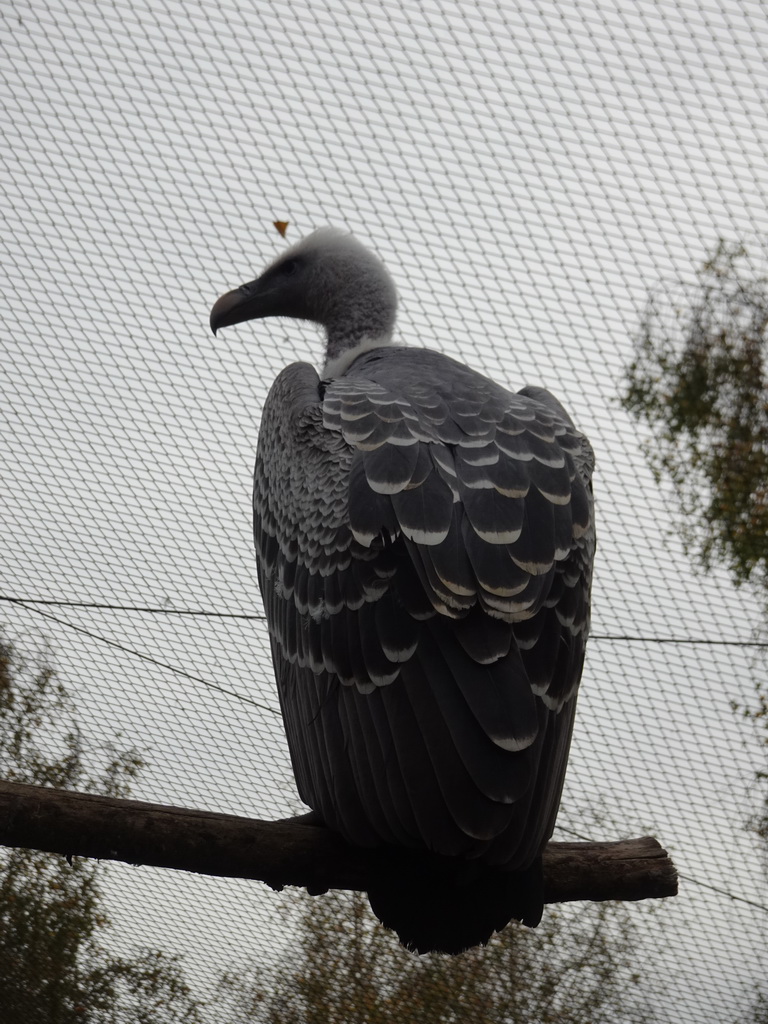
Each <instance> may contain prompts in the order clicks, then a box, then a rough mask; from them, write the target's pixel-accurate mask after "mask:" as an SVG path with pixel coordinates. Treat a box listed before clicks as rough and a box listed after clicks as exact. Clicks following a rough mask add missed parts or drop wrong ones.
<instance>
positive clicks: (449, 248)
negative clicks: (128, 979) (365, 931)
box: [0, 0, 768, 1022]
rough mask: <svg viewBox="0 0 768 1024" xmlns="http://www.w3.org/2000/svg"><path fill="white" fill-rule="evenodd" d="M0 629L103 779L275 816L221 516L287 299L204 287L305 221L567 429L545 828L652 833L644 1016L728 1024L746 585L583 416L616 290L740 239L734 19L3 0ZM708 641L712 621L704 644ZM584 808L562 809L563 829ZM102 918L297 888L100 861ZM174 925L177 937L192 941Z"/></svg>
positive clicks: (259, 951) (741, 807)
mask: <svg viewBox="0 0 768 1024" xmlns="http://www.w3.org/2000/svg"><path fill="white" fill-rule="evenodd" d="M2 12H3V34H2V43H1V44H0V45H1V46H2V73H3V87H2V88H3V99H4V108H5V113H4V121H5V129H6V130H5V140H4V143H3V149H2V162H1V164H0V166H1V167H2V180H3V199H2V208H3V220H4V230H3V232H2V250H3V264H4V267H5V268H6V285H5V287H4V289H3V295H2V300H3V303H4V306H5V313H4V324H5V330H4V336H3V358H2V368H1V372H2V377H3V382H4V383H3V387H4V397H3V426H2V437H1V439H0V440H1V442H2V451H3V511H2V525H3V540H2V543H3V556H4V557H3V560H2V562H3V564H2V597H3V599H4V600H3V605H2V623H3V628H4V630H5V632H6V634H7V635H8V636H9V637H11V638H12V639H14V640H15V641H16V642H17V643H19V644H20V645H21V646H22V648H27V649H31V650H35V649H38V648H39V647H40V645H41V644H43V643H45V644H47V645H48V649H49V650H50V652H51V654H50V656H51V658H52V660H53V662H54V664H55V666H56V668H57V670H58V672H59V674H60V676H61V678H62V679H63V681H64V682H65V683H66V685H67V686H68V687H69V688H70V689H71V690H72V691H73V693H74V694H75V695H76V698H77V704H78V709H79V714H80V716H81V721H82V727H83V730H84V735H85V737H86V739H87V741H88V742H87V743H86V748H87V749H88V750H90V751H92V756H93V758H94V759H95V760H97V759H98V757H99V756H100V755H99V751H100V750H102V749H103V746H104V744H105V743H106V742H107V741H108V740H110V739H112V738H113V737H114V736H115V734H116V733H117V732H118V731H119V732H120V734H121V742H124V743H125V744H132V745H134V746H136V747H137V748H138V749H139V750H140V751H141V753H142V756H143V758H144V761H145V763H146V767H145V769H144V770H143V771H142V773H141V776H140V778H139V779H138V781H137V783H136V784H135V787H134V790H133V795H134V796H135V797H137V798H139V799H148V800H152V801H155V802H158V803H167V804H177V805H185V806H191V807H201V808H207V809H211V810H221V811H227V812H233V813H238V814H245V815H251V816H255V817H267V818H276V817H281V816H284V815H286V814H290V813H294V812H296V811H297V810H298V809H299V804H298V798H297V796H296V794H295V789H294V786H293V781H292V775H291V770H290V764H289V759H288V754H287V748H286V745H285V741H284V737H283V733H282V725H281V721H280V716H279V713H278V706H277V697H276V693H275V689H274V684H273V680H272V674H271V667H270V659H269V653H268V645H267V643H266V627H265V624H264V622H263V619H262V618H261V606H260V602H259V597H258V590H257V585H256V579H255V571H254V564H253V557H252V541H251V536H250V474H251V467H252V461H253V454H254V450H255V443H256V437H257V433H258V424H259V417H260V410H261V407H262V404H263V401H264V398H265V395H266V392H267V389H268V387H269V384H270V383H271V381H272V380H273V378H274V377H275V375H276V373H277V372H278V370H279V369H280V368H281V367H282V366H284V365H285V364H287V363H288V362H290V361H292V360H294V359H296V358H302V359H306V360H308V361H310V362H314V363H317V362H318V361H319V359H320V349H321V343H320V339H319V336H318V335H317V333H316V331H315V330H314V329H313V328H311V327H309V326H308V325H306V324H300V323H298V322H291V323H289V322H286V321H270V322H268V323H262V324H256V325H253V324H251V325H244V326H242V327H240V328H237V329H234V330H230V331H228V332H227V333H226V336H225V337H224V338H223V339H222V338H221V337H218V338H216V339H213V338H212V337H211V336H210V334H209V332H208V329H207V317H208V310H209V308H210V306H211V303H212V301H213V300H214V299H215V298H216V297H217V296H218V295H219V294H221V293H222V292H223V291H225V290H226V289H228V288H231V287H234V286H235V285H237V284H239V283H240V282H241V281H245V280H249V279H250V278H252V277H253V276H255V273H256V272H258V271H259V270H261V269H262V268H263V266H264V265H266V263H267V262H268V261H269V260H270V259H272V258H273V257H274V255H276V254H277V253H278V252H279V251H280V249H281V248H282V247H283V246H284V244H285V243H284V242H283V241H282V239H281V238H280V237H279V236H278V235H277V233H276V232H275V230H274V228H273V226H272V222H273V220H275V219H280V220H286V221H288V222H289V232H288V239H289V241H290V240H296V239H298V238H300V237H302V235H304V234H306V233H308V232H309V231H311V230H312V229H313V228H315V227H317V226H320V225H323V224H335V225H338V226H342V227H346V228H348V229H350V230H351V231H353V232H354V233H355V234H356V235H357V236H358V237H359V238H360V239H361V240H362V241H364V242H365V243H366V244H369V245H370V246H371V248H373V249H374V250H375V251H376V252H378V253H379V255H380V256H381V257H382V258H383V259H384V261H385V263H386V264H387V266H388V267H389V269H390V271H391V272H392V275H393V277H394V278H395V280H396V282H397V285H398V289H399V294H400V313H399V321H398V336H399V338H401V339H402V340H404V341H407V342H409V343H413V344H418V345H423V346H426V347H430V348H436V349H439V350H441V351H443V352H445V353H447V354H449V355H452V356H454V357H457V358H460V359H462V360H465V361H466V362H468V363H469V364H471V365H472V366H474V367H476V368H478V369H480V370H482V371H483V372H485V373H487V374H489V375H490V376H492V377H493V378H494V379H496V380H499V381H501V382H502V383H504V384H505V385H507V386H509V387H510V388H512V389H517V388H519V387H521V386H523V384H543V385H544V386H546V387H549V388H550V389H551V390H552V391H553V392H555V394H557V395H558V397H559V398H560V399H561V400H562V401H563V403H564V404H565V405H566V407H567V408H568V409H569V411H570V412H571V414H572V415H573V418H574V420H575V421H576V423H577V424H578V425H579V426H580V428H581V429H582V430H584V432H585V433H586V434H587V435H588V436H589V437H590V439H591V440H592V442H593V445H594V447H595V449H596V452H597V459H598V470H597V475H596V483H595V487H596V495H597V501H598V510H599V530H600V548H599V552H598V562H597V567H596V584H595V590H594V595H593V604H594V619H593V634H594V636H593V639H592V641H591V644H590V650H589V653H588V658H587V667H586V670H585V675H584V680H583V685H582V696H581V697H580V709H579V713H578V717H577V727H576V734H575V739H574V745H573V751H572V756H571V762H570V768H569V774H568V780H567V784H566V791H565V795H564V799H563V805H562V810H561V814H560V818H559V820H558V829H557V831H556V833H555V838H556V839H558V838H559V839H568V838H572V837H573V836H574V835H584V834H585V833H588V834H589V837H590V838H595V839H598V838H604V839H614V838H621V837H626V836H632V835H642V834H645V833H651V834H654V835H657V836H658V837H659V839H660V840H661V841H662V843H663V844H664V845H665V846H666V847H667V848H668V849H669V850H670V852H671V854H672V855H673V857H674V859H675V862H676V864H677V866H678V869H679V871H680V873H681V876H682V880H681V894H680V896H679V897H678V898H677V899H675V900H669V901H666V902H665V903H664V904H662V905H659V906H658V907H657V908H656V912H655V913H653V914H648V913H646V912H645V911H644V910H643V908H633V913H634V914H635V916H636V917H637V925H638V934H639V943H640V945H639V950H640V953H639V956H640V962H638V965H637V966H638V970H639V971H640V972H641V973H642V976H643V983H642V984H643V993H644V996H645V997H646V998H647V1000H648V1003H649V1005H650V1006H652V1008H653V1013H654V1016H655V1019H657V1020H664V1021H675V1022H678V1021H685V1022H688V1021H690V1022H694V1021H707V1022H715V1021H717V1022H721V1021H730V1020H737V1019H739V1016H740V1015H741V1014H744V1013H745V1012H746V1010H747V1007H748V1006H749V1004H750V1000H751V998H752V989H753V986H754V984H755V983H756V982H759V981H761V980H762V978H763V976H764V975H765V972H766V956H765V944H766V922H768V912H767V908H766V890H765V875H764V873H763V870H762V866H761V863H760V858H759V849H758V847H757V845H756V841H755V839H754V838H753V837H752V836H751V834H750V833H749V832H748V831H747V829H746V827H745V826H746V822H747V820H748V818H749V816H750V814H751V813H753V812H754V810H755V808H756V800H757V797H756V793H755V788H754V775H755V771H756V770H758V769H759V768H760V767H761V761H760V756H761V754H760V748H759V738H758V737H757V736H756V735H755V734H754V733H753V732H751V731H750V729H749V728H748V726H747V724H746V723H745V722H744V721H743V720H741V719H740V718H739V717H738V716H737V715H736V714H735V713H734V711H733V709H732V703H733V702H736V703H739V704H746V705H750V703H754V683H755V680H756V679H757V678H759V672H760V669H761V663H760V662H759V660H758V658H759V650H758V648H756V647H754V646H749V645H750V643H751V642H752V641H753V640H754V639H755V630H756V629H757V628H758V627H759V625H760V606H759V602H758V601H757V600H756V598H755V596H754V594H753V593H752V592H751V591H750V590H749V589H748V588H742V589H741V590H736V589H734V587H733V586H732V585H731V583H730V582H729V578H728V575H727V573H726V572H725V570H724V569H721V568H718V567H714V568H713V569H711V570H709V571H707V572H706V573H703V572H701V571H700V570H697V568H696V565H695V564H694V563H693V562H692V560H691V558H690V557H689V556H688V555H686V554H685V553H684V551H683V549H682V546H681V544H680V542H679V539H678V537H677V535H676V527H675V510H676V504H675V495H674V494H673V493H672V492H671V490H670V488H669V486H668V484H666V483H665V482H664V481H661V482H659V483H657V482H655V481H654V479H653V477H652V476H651V474H650V472H649V470H648V468H647V465H646V462H645V460H644V457H643V455H642V452H641V448H640V441H641V440H642V438H641V436H640V434H639V428H638V426H637V424H636V423H634V422H633V421H632V420H630V419H629V417H628V416H627V415H626V413H625V412H624V411H623V410H622V408H621V406H620V404H619V395H620V393H621V390H622V387H623V386H624V385H623V380H624V371H625V368H626V366H627V363H628V361H629V359H630V358H631V353H632V338H633V334H634V333H635V332H636V331H637V328H638V324H639V322H640V319H641V315H642V310H643V306H644V303H645V301H646V299H647V297H648V294H649V292H650V291H651V290H652V289H654V288H656V287H657V286H658V285H659V284H660V282H665V281H671V280H674V281H681V282H683V283H685V282H691V281H692V280H693V279H694V276H695V272H696V269H697V268H698V267H699V266H700V265H701V263H702V262H703V261H704V259H706V257H707V255H708V254H710V253H711V252H712V250H713V249H714V247H715V246H716V244H717V242H718V240H719V239H721V238H723V239H726V240H731V241H733V242H742V243H744V244H746V245H749V244H760V245H762V244H763V241H764V238H765V233H766V231H768V212H767V211H766V204H765V195H766V185H767V184H768V142H767V141H766V140H768V108H767V106H766V89H768V71H767V70H766V63H765V56H766V47H767V46H768V20H767V19H766V14H765V9H764V7H763V5H762V4H759V3H757V2H755V3H750V2H747V0H740V2H735V3H725V2H724V0H721V2H714V0H713V2H706V0H692V2H690V3H685V4H682V3H680V4H673V3H666V2H650V0H640V2H639V3H637V2H631V3H630V2H629V0H621V2H619V3H618V4H616V3H608V2H605V0H591V2H580V3H578V4H577V3H576V2H575V0H563V2H559V3H558V2H552V0H543V2H540V3H536V4H534V3H532V2H527V0H525V2H522V3H521V2H516V0H515V2H513V0H510V2H506V3H491V2H487V3H486V2H473V3H462V2H459V3H456V2H455V0H454V2H450V3H448V2H441V0H430V2H428V3H423V4H414V3H409V2H408V0H383V2H379V3H375V4H374V3H357V2H354V3H353V2H350V0H322V2H319V3H313V2H308V0H306V2H305V0H293V2H291V3H281V2H270V3H262V4H258V5H255V4H251V3H238V2H235V0H221V2H219V3H217V4H215V5H214V4H206V3H191V4H190V3H187V4H181V3H174V2H170V0H144V2H135V3H132V4H130V5H127V4H119V3H109V2H106V3H104V2H103V3H99V4H95V3H87V2H85V0H75V2H67V3H66V4H64V3H61V4H57V3H35V2H34V0H32V2H28V3H25V4H12V3H5V4H3V7H2ZM712 641H716V643H712ZM595 818H597V819H598V824H595ZM108 878H109V886H108V888H109V910H110V914H111V916H112V918H113V920H114V922H115V930H114V933H113V941H114V942H115V943H116V944H117V945H118V946H119V947H120V948H125V949H129V948H131V947H132V946H134V945H145V946H152V947H154V948H161V949H166V950H169V951H171V952H174V953H179V954H181V955H182V956H183V957H184V963H185V966H186V970H187V974H188V977H189V978H190V979H191V981H192V983H193V985H194V986H195V987H196V989H198V990H199V991H200V992H204V991H205V990H206V987H207V986H209V985H210V984H211V982H212V979H213V978H214V976H215V975H216V972H217V971H220V970H225V969H232V968H235V967H237V966H238V965H239V964H242V963H245V962H255V963H256V964H263V965H265V966H268V965H269V964H271V963H273V962H274V961H275V960H276V959H278V958H279V957H280V955H281V950H282V949H283V948H284V946H285V943H286V942H289V941H290V936H289V934H288V933H287V932H286V925H285V923H284V918H283V917H282V916H281V910H282V907H283V905H284V904H286V902H287V903H288V904H290V901H291V900H292V899H294V896H293V895H292V894H291V893H287V894H283V895H280V896H278V895H276V894H274V893H271V892H270V891H268V890H267V889H266V888H265V887H262V886H260V885H258V884H252V883H245V882H239V881H233V880H224V879H210V878H200V877H195V876H187V875H182V874H178V873H173V872H163V871H158V870H152V869H145V868H131V867H128V866H119V865H116V866H114V867H113V868H111V869H110V872H109V875H108ZM203 936H204V941H203V940H202V939H201V937H203Z"/></svg>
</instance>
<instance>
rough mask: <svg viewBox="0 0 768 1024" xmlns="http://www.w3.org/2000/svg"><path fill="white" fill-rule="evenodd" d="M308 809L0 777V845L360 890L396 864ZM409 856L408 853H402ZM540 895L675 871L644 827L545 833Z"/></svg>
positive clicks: (664, 879)
mask: <svg viewBox="0 0 768 1024" xmlns="http://www.w3.org/2000/svg"><path fill="white" fill-rule="evenodd" d="M309 817H310V816H304V817H303V818H291V819H287V820H284V821H258V820H252V819H249V818H240V817H236V816H234V815H230V814H215V813H212V812H210V811H194V810H187V809H185V808H181V807H165V806H163V805H161V804H148V803H140V802H139V801H136V800H118V799H114V798H112V797H105V796H93V795H91V794H88V793H72V792H67V791H64V790H56V789H47V788H44V787H42V786H27V785H22V784H21V783H16V782H0V845H4V846H19V847H25V848H29V849H34V850H44V851H46V852H49V853H60V854H64V855H65V856H77V857H95V858H98V859H100V860H118V861H125V862H126V863H128V864H150V865H154V866H157V867H165V868H176V869H179V870H182V871H194V872H197V873H200V874H206V875H223V876H226V877H231V878H251V879H258V880H260V881H263V882H266V883H267V884H268V885H270V886H272V887H273V888H275V889H280V888H282V887H283V886H285V885H297V886H304V887H306V888H307V889H309V891H310V892H314V893H318V892H325V890H326V889H356V890H361V891H365V890H367V889H368V888H369V887H370V885H371V883H372V882H373V881H374V880H379V881H380V880H381V878H382V877H383V876H385V875H387V876H388V875H390V874H392V873H393V872H397V871H402V870H403V855H401V854H399V853H397V852H395V851H392V850H386V851H383V850H360V849H357V848H356V847H352V846H349V845H348V844H347V843H346V842H345V841H344V840H343V839H342V838H341V837H340V836H338V835H336V834H335V833H333V832H331V831H330V830H329V829H327V828H324V827H322V826H317V825H312V824H308V823H307V822H308V819H309ZM411 857H412V855H411ZM544 882H545V898H546V901H547V903H562V902H566V901H569V900H642V899H651V898H658V897H662V896H674V895H675V894H676V893H677V872H676V870H675V867H674V865H673V863H672V861H671V860H670V858H669V856H668V855H667V853H666V851H665V850H663V849H662V847H661V846H660V845H659V843H658V842H657V841H656V840H655V839H652V838H650V837H647V836H646V837H645V838H642V839H627V840H623V841H621V842H617V843H550V844H549V846H547V848H546V850H545V852H544Z"/></svg>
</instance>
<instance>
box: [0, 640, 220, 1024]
mask: <svg viewBox="0 0 768 1024" xmlns="http://www.w3.org/2000/svg"><path fill="white" fill-rule="evenodd" d="M102 753H103V754H104V757H103V759H102V760H103V763H102V766H101V768H100V770H99V771H98V772H97V773H96V774H91V773H90V772H89V771H88V769H87V767H86V765H87V761H88V760H89V758H87V757H86V752H85V750H84V746H83V741H82V736H81V733H80V730H79V729H78V727H77V723H76V719H75V714H74V707H73V704H72V701H71V699H70V697H69V695H68V693H67V691H66V689H65V688H64V687H63V686H62V684H61V683H60V682H59V681H58V679H57V678H56V674H55V672H54V671H53V669H52V668H51V667H50V665H49V664H47V663H46V661H45V660H43V661H41V662H40V663H38V664H32V665H30V664H29V663H28V662H26V661H25V660H24V659H22V658H21V657H20V656H19V654H18V653H17V652H16V651H15V649H14V648H13V646H12V645H11V644H9V643H7V642H4V641H0V777H2V778H5V779H8V780H10V781H13V782H26V783H31V784H35V785H43V786H55V787H57V788H59V789H78V790H85V791H88V792H92V793H101V794H103V795H105V796H113V797H126V796H128V794H129V787H130V781H131V779H132V778H134V777H135V775H136V774H137V772H138V771H139V769H140V767H141V760H140V758H139V757H138V755H137V753H136V752H135V751H132V750H118V749H117V748H116V747H114V746H112V745H107V746H106V747H105V749H104V751H103V752H102ZM103 870H104V869H103V867H102V866H101V865H99V864H97V863H96V862H93V861H86V860H82V859H79V858H77V859H71V860H68V859H67V858H65V857H60V856H58V855H55V854H49V853H43V852H41V851H38V850H22V849H2V848H0V1008H2V1014H1V1019H2V1022H3V1024H83V1022H87V1024H149V1022H150V1021H151V1022H153V1024H172V1022H177V1021H178V1022H181V1021H185V1022H188V1024H199V1022H201V1020H202V1018H201V1017H200V1015H199V1004H197V1002H196V1001H195V1000H194V999H193V998H192V996H191V994H190V991H189V988H188V986H187V984H186V982H185V981H184V977H183V974H182V972H181V968H180V965H179V963H178V961H177V960H176V959H175V958H173V957H170V956H167V955H164V954H162V953H156V952H153V951H148V950H143V951H140V952H139V953H138V954H136V955H135V956H134V957H132V958H121V957H114V956H112V955H110V954H109V953H108V952H106V951H105V949H104V948H103V946H102V945H101V942H100V939H101V937H102V936H103V935H104V934H105V932H106V930H107V928H108V925H109V920H108V917H107V915H106V914H105V912H104V909H103V901H102V894H101V889H100V885H99V881H100V878H101V874H102V871H103Z"/></svg>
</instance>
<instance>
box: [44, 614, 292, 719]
mask: <svg viewBox="0 0 768 1024" xmlns="http://www.w3.org/2000/svg"><path fill="white" fill-rule="evenodd" d="M29 610H30V611H33V612H36V613H37V614H38V615H42V616H43V618H45V619H50V620H51V621H52V622H56V623H58V624H59V625H60V626H65V627H66V628H67V629H73V630H74V631H75V632H76V633H82V634H83V636H87V637H90V639H91V640H97V641H98V642H99V643H102V644H107V645H108V646H109V647H114V648H115V649H116V650H118V651H123V652H124V653H125V654H131V655H133V656H134V657H136V658H140V659H141V660H142V661H147V662H149V663H150V664H152V665H157V666H158V667H159V668H165V669H168V671H170V672H173V673H174V674H175V675H179V676H184V677H185V678H186V679H191V680H193V681H194V682H196V683H202V685H203V686H206V687H208V689H210V690H217V691H218V692H219V693H223V694H225V695H226V696H227V697H234V698H235V700H240V701H243V702H244V703H246V704H252V705H253V706H254V707H255V708H259V709H260V710H261V711H268V712H269V713H270V714H271V715H279V714H280V712H279V711H278V710H277V709H276V708H271V707H269V705H268V704H261V703H260V702H259V701H256V700H253V698H251V697H246V696H244V695H243V694H242V693H236V692H235V691H234V690H228V689H226V687H224V686H219V685H218V683H212V682H211V681H210V680H209V679H203V677H202V676H196V675H194V674H193V673H192V672H187V671H186V670H185V669H183V668H179V667H178V666H177V665H171V664H169V663H168V662H166V661H159V660H158V659H157V658H153V657H152V656H151V655H149V654H142V653H141V651H137V650H134V649H133V648H132V647H126V645H125V644H119V643H117V641H116V640H108V639H107V637H105V636H101V635H100V634H99V633H94V632H93V631H91V630H88V629H84V628H83V627H82V626H76V625H75V624H74V622H67V620H66V619H60V618H58V617H57V616H56V615H51V613H50V612H44V611H42V609H40V608H32V607H30V609H29Z"/></svg>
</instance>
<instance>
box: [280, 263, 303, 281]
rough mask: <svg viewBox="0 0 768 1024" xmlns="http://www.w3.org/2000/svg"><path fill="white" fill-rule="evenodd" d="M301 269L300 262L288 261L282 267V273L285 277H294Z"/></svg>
mask: <svg viewBox="0 0 768 1024" xmlns="http://www.w3.org/2000/svg"><path fill="white" fill-rule="evenodd" d="M298 269H299V261H298V260H286V261H285V263H283V264H282V265H281V267H280V273H281V274H282V275H283V276H284V277H293V275H294V274H295V273H296V271H297V270H298Z"/></svg>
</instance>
